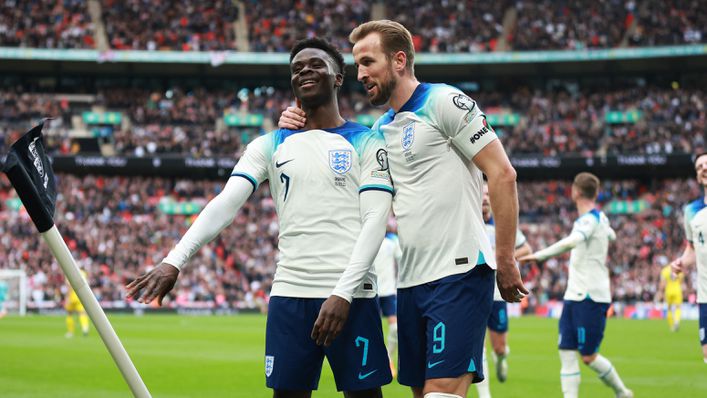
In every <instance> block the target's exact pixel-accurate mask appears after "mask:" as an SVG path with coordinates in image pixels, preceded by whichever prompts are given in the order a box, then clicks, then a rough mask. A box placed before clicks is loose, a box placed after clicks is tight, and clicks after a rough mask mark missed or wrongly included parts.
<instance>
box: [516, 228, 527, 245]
mask: <svg viewBox="0 0 707 398" xmlns="http://www.w3.org/2000/svg"><path fill="white" fill-rule="evenodd" d="M527 241H528V240H527V239H526V238H525V235H523V232H522V231H521V230H520V228H519V229H516V247H515V248H516V249H518V248H520V247H521V246H523V245H524V244H525V242H527Z"/></svg>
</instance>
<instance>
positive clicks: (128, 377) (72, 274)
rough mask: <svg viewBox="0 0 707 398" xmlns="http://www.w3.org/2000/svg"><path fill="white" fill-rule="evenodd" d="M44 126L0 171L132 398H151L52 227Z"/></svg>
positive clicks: (15, 148) (52, 195) (53, 185)
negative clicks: (118, 371)
mask: <svg viewBox="0 0 707 398" xmlns="http://www.w3.org/2000/svg"><path fill="white" fill-rule="evenodd" d="M43 126H44V123H42V124H40V125H38V126H35V127H34V128H33V129H32V130H30V131H29V132H27V134H25V135H23V136H22V138H20V139H19V140H17V142H15V143H14V144H12V147H11V148H10V152H9V153H8V154H7V158H6V159H5V164H4V166H3V168H2V171H3V172H4V173H5V174H7V177H8V178H9V179H10V182H11V183H12V186H13V187H15V191H17V195H18V196H19V197H20V200H22V204H24V205H25V208H26V209H27V213H29V216H30V217H31V218H32V222H34V225H35V226H36V227H37V229H38V230H39V232H40V234H41V235H42V237H43V238H44V240H45V241H46V242H47V245H49V250H51V252H52V254H53V255H54V258H56V260H57V262H58V263H59V265H60V266H61V269H62V270H63V271H64V275H66V279H68V281H69V283H70V284H71V287H72V288H73V289H74V291H75V292H76V294H77V295H78V296H79V300H80V301H81V303H82V304H83V306H84V308H85V309H86V312H87V313H88V316H89V318H91V320H92V321H93V324H94V325H95V326H96V330H98V334H99V335H100V336H101V339H102V340H103V343H104V344H105V345H106V348H108V351H109V352H110V354H111V356H112V357H113V360H114V361H115V364H116V365H118V369H119V370H120V373H122V374H123V378H124V379H125V381H126V382H127V383H128V386H129V387H130V391H131V392H132V393H133V396H134V397H136V398H151V395H150V392H149V391H148V390H147V387H146V386H145V383H144V382H143V381H142V378H140V374H139V373H138V372H137V369H135V365H134V364H133V362H132V360H131V359H130V357H129V356H128V353H127V352H126V351H125V348H124V347H123V343H121V342H120V339H118V335H117V334H115V330H113V326H111V324H110V322H109V321H108V318H107V317H106V314H105V313H104V312H103V309H101V305H100V304H99V303H98V300H96V297H95V296H94V295H93V292H92V291H91V287H90V286H89V285H88V283H87V282H86V280H85V279H84V278H83V276H81V272H80V271H79V267H78V266H77V265H76V261H75V260H74V258H73V257H72V255H71V251H70V250H69V248H68V247H67V246H66V242H64V238H62V237H61V234H60V233H59V230H58V229H57V228H56V226H55V225H54V220H53V218H54V207H55V203H56V182H55V181H54V172H53V171H52V165H51V164H50V163H49V159H48V158H47V155H46V154H45V153H44V139H43V138H42V127H43Z"/></svg>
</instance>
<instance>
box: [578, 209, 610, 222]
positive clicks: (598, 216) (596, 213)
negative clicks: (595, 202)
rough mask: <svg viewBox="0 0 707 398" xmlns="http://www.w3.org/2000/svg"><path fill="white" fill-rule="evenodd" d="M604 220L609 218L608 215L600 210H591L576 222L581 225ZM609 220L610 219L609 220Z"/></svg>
mask: <svg viewBox="0 0 707 398" xmlns="http://www.w3.org/2000/svg"><path fill="white" fill-rule="evenodd" d="M602 218H607V217H606V214H604V213H603V212H601V211H600V210H598V209H592V210H589V211H588V212H586V213H584V214H582V215H581V216H579V217H578V218H577V221H576V222H580V223H596V222H599V221H601V220H602ZM607 219H608V218H607Z"/></svg>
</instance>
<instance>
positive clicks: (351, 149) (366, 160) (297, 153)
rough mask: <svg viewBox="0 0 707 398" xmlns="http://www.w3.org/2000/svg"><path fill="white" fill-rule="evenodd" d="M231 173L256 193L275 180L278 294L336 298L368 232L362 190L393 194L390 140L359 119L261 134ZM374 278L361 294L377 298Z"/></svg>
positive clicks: (367, 280) (272, 186)
mask: <svg viewBox="0 0 707 398" xmlns="http://www.w3.org/2000/svg"><path fill="white" fill-rule="evenodd" d="M231 176H232V177H242V178H245V179H247V180H248V181H250V182H251V184H253V190H255V189H256V188H257V187H258V185H259V184H260V183H262V182H263V181H265V180H269V184H270V193H271V194H272V197H273V200H274V202H275V208H276V210H277V215H278V218H279V221H280V234H279V244H278V246H279V250H280V257H279V259H278V264H277V270H276V272H275V278H274V281H273V286H272V291H271V295H272V296H284V297H300V298H326V297H329V295H330V294H331V292H332V290H333V289H334V287H335V286H336V283H337V282H338V280H339V277H340V276H341V274H342V273H343V272H344V269H345V268H346V266H347V265H348V263H349V258H350V256H351V253H352V251H353V248H354V244H355V242H356V239H357V238H358V235H359V231H360V229H361V217H360V213H359V193H361V192H364V191H367V190H379V191H385V192H390V193H391V194H392V192H393V188H392V185H391V181H390V176H389V174H388V160H387V153H386V151H385V143H384V140H383V136H382V135H381V134H374V133H373V132H372V131H371V130H370V129H368V128H367V127H365V126H363V125H360V124H356V123H353V122H346V123H345V124H343V125H341V126H339V127H337V128H333V129H321V130H319V129H317V130H284V129H283V130H276V131H273V132H271V133H268V134H266V135H263V136H261V137H258V138H256V139H255V140H254V141H253V142H251V143H250V144H249V145H248V147H247V148H246V151H245V153H244V154H243V156H242V157H241V159H240V160H239V162H238V164H236V166H235V167H234V169H233V173H232V174H231ZM375 281H376V278H375V274H374V273H373V271H372V270H371V272H369V274H368V275H367V276H366V278H365V279H364V281H363V284H362V285H361V286H360V287H359V289H358V290H357V292H356V293H355V294H354V297H374V296H375V295H376V291H377V290H376V284H375Z"/></svg>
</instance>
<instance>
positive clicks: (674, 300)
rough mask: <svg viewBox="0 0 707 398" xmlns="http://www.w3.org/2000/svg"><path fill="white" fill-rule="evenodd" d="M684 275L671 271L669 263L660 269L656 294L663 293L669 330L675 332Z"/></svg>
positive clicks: (678, 323)
mask: <svg viewBox="0 0 707 398" xmlns="http://www.w3.org/2000/svg"><path fill="white" fill-rule="evenodd" d="M684 279H685V276H684V275H683V274H682V273H680V274H676V273H675V272H673V269H672V267H671V266H670V264H668V265H666V266H665V267H663V268H662V269H661V270H660V286H659V288H658V295H660V294H662V295H663V297H662V298H663V301H664V302H665V307H666V317H667V318H668V325H669V326H670V330H671V331H673V332H676V331H677V330H678V329H679V328H680V310H681V308H680V307H681V306H682V282H683V280H684Z"/></svg>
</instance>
